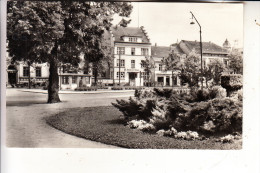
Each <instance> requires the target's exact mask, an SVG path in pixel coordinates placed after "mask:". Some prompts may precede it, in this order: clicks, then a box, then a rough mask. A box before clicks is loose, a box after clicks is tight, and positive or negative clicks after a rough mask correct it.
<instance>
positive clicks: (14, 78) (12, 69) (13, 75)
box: [7, 65, 17, 87]
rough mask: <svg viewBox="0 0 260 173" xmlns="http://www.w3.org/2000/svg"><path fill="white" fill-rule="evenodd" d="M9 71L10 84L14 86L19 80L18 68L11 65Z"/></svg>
mask: <svg viewBox="0 0 260 173" xmlns="http://www.w3.org/2000/svg"><path fill="white" fill-rule="evenodd" d="M7 72H8V84H9V85H11V86H12V87H14V86H15V85H16V81H17V70H16V68H15V66H14V65H10V66H9V67H8V69H7Z"/></svg>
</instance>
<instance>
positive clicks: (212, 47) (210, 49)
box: [181, 40, 228, 54]
mask: <svg viewBox="0 0 260 173" xmlns="http://www.w3.org/2000/svg"><path fill="white" fill-rule="evenodd" d="M181 42H182V43H184V44H185V45H186V46H187V47H188V49H189V50H190V51H192V50H193V49H195V51H196V52H197V53H200V42H199V41H187V40H182V41H181ZM202 52H203V53H220V54H228V51H227V50H226V49H224V48H222V47H221V46H218V45H216V44H215V43H212V42H202Z"/></svg>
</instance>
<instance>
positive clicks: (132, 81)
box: [129, 73, 136, 86]
mask: <svg viewBox="0 0 260 173" xmlns="http://www.w3.org/2000/svg"><path fill="white" fill-rule="evenodd" d="M135 78H136V73H129V85H130V86H135Z"/></svg>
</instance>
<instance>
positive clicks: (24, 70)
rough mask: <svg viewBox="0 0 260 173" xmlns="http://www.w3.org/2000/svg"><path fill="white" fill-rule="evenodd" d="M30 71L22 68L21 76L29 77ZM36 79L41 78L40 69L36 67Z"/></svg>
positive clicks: (27, 68)
mask: <svg viewBox="0 0 260 173" xmlns="http://www.w3.org/2000/svg"><path fill="white" fill-rule="evenodd" d="M29 73H30V69H29V67H23V76H24V77H29ZM35 73H36V77H42V68H41V67H36V69H35Z"/></svg>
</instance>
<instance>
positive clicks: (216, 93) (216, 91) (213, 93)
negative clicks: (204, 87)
mask: <svg viewBox="0 0 260 173" xmlns="http://www.w3.org/2000/svg"><path fill="white" fill-rule="evenodd" d="M209 96H210V99H214V98H225V97H227V91H226V89H225V88H222V87H221V86H218V85H217V86H213V87H211V88H210V89H209Z"/></svg>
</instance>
